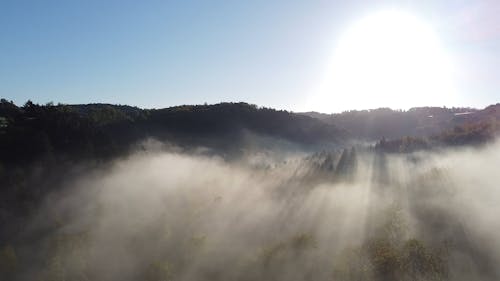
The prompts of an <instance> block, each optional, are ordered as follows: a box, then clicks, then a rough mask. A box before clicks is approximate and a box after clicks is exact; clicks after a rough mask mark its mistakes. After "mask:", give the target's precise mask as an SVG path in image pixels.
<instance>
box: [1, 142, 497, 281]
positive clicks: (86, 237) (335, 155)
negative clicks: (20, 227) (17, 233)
mask: <svg viewBox="0 0 500 281" xmlns="http://www.w3.org/2000/svg"><path fill="white" fill-rule="evenodd" d="M499 151H500V142H496V143H493V144H490V145H487V146H483V147H481V148H461V149H443V150H439V151H432V152H416V153H412V154H385V153H381V152H377V151H374V150H372V149H363V148H357V149H356V150H355V151H354V149H352V151H351V152H350V154H349V156H350V157H349V161H347V160H345V159H347V158H345V157H344V156H343V155H342V154H343V153H341V151H332V152H323V153H316V154H305V153H303V152H296V153H290V152H288V153H284V152H279V153H276V154H273V153H263V152H260V153H256V152H252V153H247V154H245V155H244V156H242V157H240V158H239V159H231V160H227V159H224V158H221V157H218V156H213V155H207V154H205V153H196V152H190V153H185V152H182V151H181V150H176V149H171V148H165V147H156V148H151V149H146V150H141V151H137V152H136V153H133V154H132V155H130V156H128V157H126V158H122V159H120V160H117V161H115V162H113V163H112V164H111V165H109V166H107V167H104V168H100V169H90V170H85V172H83V173H81V174H79V175H78V176H74V175H71V176H70V175H68V178H66V179H65V181H64V183H63V185H64V188H61V189H58V191H55V192H53V193H51V194H49V195H48V196H47V197H46V199H45V200H44V203H43V204H42V206H41V207H39V210H37V212H36V215H35V216H34V217H33V218H31V219H30V220H29V224H28V227H26V229H25V230H24V231H23V237H21V238H20V239H26V240H29V238H30V237H41V238H37V242H33V243H26V244H24V245H21V246H16V249H15V250H16V253H17V255H18V256H21V255H23V253H31V254H30V255H31V258H29V259H25V260H23V261H22V263H21V262H19V264H21V265H18V267H22V268H20V270H19V269H18V272H21V273H16V274H12V275H11V276H12V278H13V280H498V278H499V277H500V271H499V270H498V268H497V267H496V265H497V264H499V262H500V243H498V241H497V237H498V232H499V231H500V219H498V214H499V212H500V204H499V203H500V202H499V198H500V194H499V190H498V183H499V182H500V174H499V173H498V167H500V153H499ZM342 158H345V159H344V160H342ZM343 161H344V162H345V163H347V162H348V163H347V164H345V163H344V162H343ZM346 161H347V162H346ZM341 162H342V163H344V164H341ZM341 165H343V167H340V166H341ZM5 251H6V250H5Z"/></svg>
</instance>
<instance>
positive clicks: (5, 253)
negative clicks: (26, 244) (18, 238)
mask: <svg viewBox="0 0 500 281" xmlns="http://www.w3.org/2000/svg"><path fill="white" fill-rule="evenodd" d="M17 270H18V260H17V255H16V251H15V250H14V247H12V246H11V245H6V246H4V247H3V248H2V249H1V250H0V276H11V275H12V274H14V273H15V272H16V271H17Z"/></svg>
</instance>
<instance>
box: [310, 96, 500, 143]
mask: <svg viewBox="0 0 500 281" xmlns="http://www.w3.org/2000/svg"><path fill="white" fill-rule="evenodd" d="M303 114H304V115H307V116H310V117H314V118H317V119H319V120H322V121H324V122H327V123H329V124H332V125H335V126H338V127H340V128H343V129H345V130H346V131H348V132H349V133H350V134H351V135H352V136H353V137H355V138H360V139H365V140H380V139H382V138H387V139H398V138H402V137H407V136H408V137H430V136H435V135H439V134H441V133H442V132H443V131H449V130H453V129H454V128H455V127H464V126H470V125H477V124H479V123H489V124H496V123H498V122H499V121H500V104H495V105H490V106H488V107H486V108H484V109H482V110H479V109H473V108H441V107H417V108H412V109H410V110H408V111H401V110H392V109H389V108H379V109H373V110H361V111H358V110H352V111H346V112H343V113H338V114H322V113H317V112H307V113H303Z"/></svg>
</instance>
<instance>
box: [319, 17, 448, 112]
mask: <svg viewBox="0 0 500 281" xmlns="http://www.w3.org/2000/svg"><path fill="white" fill-rule="evenodd" d="M330 63H331V69H330V70H329V71H327V73H326V75H325V77H324V78H323V79H324V81H322V83H321V84H319V85H320V88H319V89H318V90H317V92H318V95H317V96H314V95H313V98H312V100H311V108H315V109H317V110H319V111H324V112H328V111H331V110H332V109H333V110H337V111H338V110H341V109H345V108H353V109H370V108H378V107H392V108H397V109H408V108H411V107H415V106H426V105H427V106H443V105H446V104H447V103H448V102H449V101H453V100H454V98H455V96H456V92H455V91H456V90H455V88H454V86H455V84H454V82H453V78H452V73H453V70H454V67H453V65H452V60H451V58H450V55H449V54H448V53H447V52H446V50H445V49H444V48H443V46H442V45H441V42H440V40H439V37H438V35H437V34H436V33H435V32H434V30H433V29H432V27H431V26H429V25H428V24H426V23H425V22H423V21H420V20H419V19H418V18H416V17H415V16H413V15H411V14H408V13H405V12H399V11H394V10H390V11H383V12H378V13H374V14H371V15H369V16H367V17H366V18H363V19H361V20H359V21H358V22H356V23H354V24H353V25H352V26H351V27H349V28H348V29H347V30H346V31H345V32H344V34H343V35H342V36H341V37H340V40H339V43H338V46H336V48H335V50H334V55H333V59H332V61H331V62H330Z"/></svg>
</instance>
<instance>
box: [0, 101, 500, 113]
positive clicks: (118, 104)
mask: <svg viewBox="0 0 500 281" xmlns="http://www.w3.org/2000/svg"><path fill="white" fill-rule="evenodd" d="M0 99H2V100H6V101H7V102H11V103H13V104H14V105H16V106H17V107H23V106H24V105H25V104H26V103H28V102H32V103H34V104H37V105H40V106H47V105H53V106H65V105H68V106H85V105H110V106H127V107H133V108H138V109H141V110H160V109H167V108H175V107H182V106H214V105H218V104H239V103H243V104H247V105H251V106H256V107H257V108H268V109H273V110H284V111H288V112H291V113H297V114H302V113H318V114H327V115H330V114H342V113H345V112H352V111H375V110H380V109H388V110H391V111H400V112H409V111H411V110H415V109H420V108H440V109H471V110H483V109H486V108H488V107H490V106H495V105H499V104H500V103H498V102H497V103H492V104H488V105H486V106H484V107H472V106H425V105H424V106H415V107H411V108H408V109H401V108H392V107H387V106H382V107H376V108H367V109H347V110H343V111H338V112H321V111H315V110H310V111H294V110H288V109H283V108H275V107H269V106H266V105H261V104H254V103H250V102H246V101H221V102H216V103H199V104H176V105H172V106H166V107H141V106H138V105H133V104H121V103H106V102H89V103H61V102H55V101H49V102H45V103H39V102H35V101H32V100H27V101H25V102H22V103H16V102H15V101H13V100H9V99H6V98H3V97H0Z"/></svg>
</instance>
